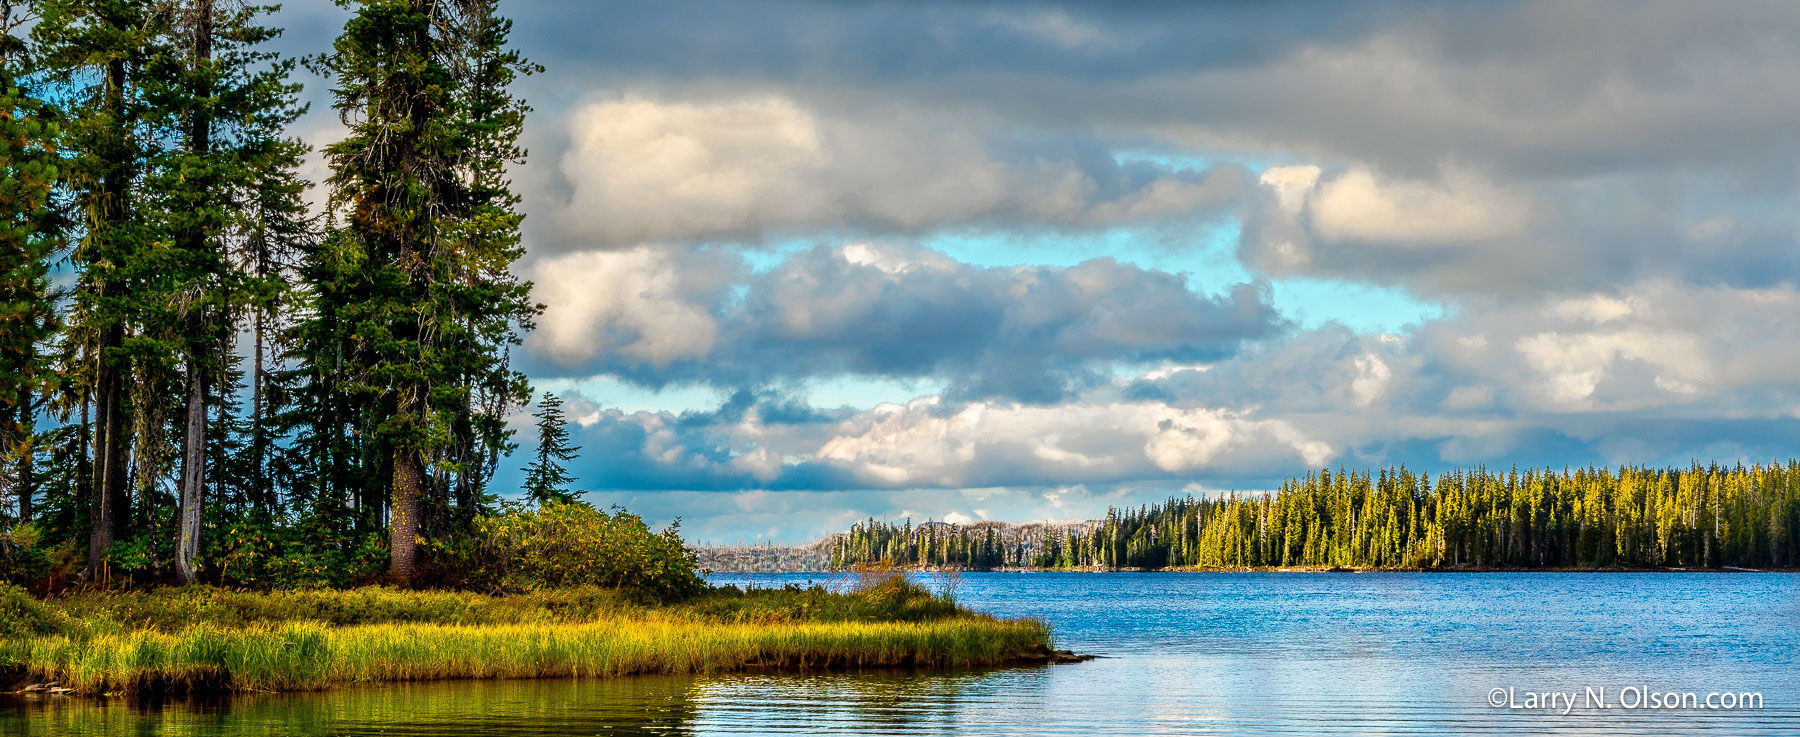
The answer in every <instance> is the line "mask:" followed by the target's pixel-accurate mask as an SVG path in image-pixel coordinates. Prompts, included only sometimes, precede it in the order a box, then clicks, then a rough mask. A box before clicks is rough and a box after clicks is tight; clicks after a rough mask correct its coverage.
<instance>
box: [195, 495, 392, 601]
mask: <svg viewBox="0 0 1800 737" xmlns="http://www.w3.org/2000/svg"><path fill="white" fill-rule="evenodd" d="M334 512H335V513H334ZM344 517H345V515H344V514H343V510H341V509H340V510H319V511H317V512H315V513H314V514H310V515H307V516H305V517H303V518H302V519H301V520H300V521H299V522H298V523H290V522H288V521H286V520H282V519H279V518H275V517H271V516H268V515H264V514H260V513H252V514H248V515H237V516H228V515H220V516H218V517H216V518H215V520H214V521H212V522H209V523H208V526H207V527H208V529H207V539H209V540H212V541H214V542H213V543H212V544H211V545H209V546H208V547H207V548H206V551H205V553H206V555H205V559H204V560H205V562H204V564H203V565H202V570H203V571H205V572H206V573H207V574H208V575H207V577H208V578H209V579H211V580H215V581H218V582H219V583H222V584H225V585H229V586H241V587H246V588H254V589H270V588H321V587H345V586H354V585H358V584H366V583H368V582H370V581H373V580H375V578H376V577H377V576H378V575H379V574H380V572H381V569H382V567H383V566H384V565H385V564H386V562H387V548H386V546H385V545H384V539H383V538H382V536H381V535H380V534H379V533H378V532H373V531H369V532H362V533H358V532H356V530H355V526H354V523H353V522H351V521H349V520H346V519H344Z"/></svg>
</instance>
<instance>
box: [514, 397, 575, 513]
mask: <svg viewBox="0 0 1800 737" xmlns="http://www.w3.org/2000/svg"><path fill="white" fill-rule="evenodd" d="M537 429H538V446H537V457H536V458H534V459H533V460H532V462H531V465H530V466H529V467H527V468H526V469H525V496H526V497H527V498H529V499H531V500H532V501H533V502H536V503H538V504H540V505H541V504H547V503H550V502H564V503H567V502H572V501H575V500H576V499H577V498H578V497H580V496H581V494H582V492H579V491H576V492H570V491H569V482H571V481H574V480H575V477H574V476H571V475H570V474H569V472H568V470H567V469H566V468H564V467H563V464H565V463H568V462H570V461H573V460H575V452H576V451H579V450H581V447H580V446H577V445H570V444H569V423H568V420H566V419H564V418H563V409H562V398H560V397H558V396H556V395H555V394H551V393H550V392H544V398H543V400H542V401H540V402H538V412H537Z"/></svg>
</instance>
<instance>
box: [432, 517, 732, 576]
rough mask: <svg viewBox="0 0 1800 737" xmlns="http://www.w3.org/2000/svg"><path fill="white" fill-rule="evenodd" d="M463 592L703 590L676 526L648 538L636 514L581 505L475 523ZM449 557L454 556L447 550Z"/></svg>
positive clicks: (649, 531)
mask: <svg viewBox="0 0 1800 737" xmlns="http://www.w3.org/2000/svg"><path fill="white" fill-rule="evenodd" d="M473 541H474V547H473V550H467V551H464V552H462V553H460V554H459V555H457V557H463V556H466V558H464V559H465V560H466V566H467V569H466V574H465V575H466V579H465V584H466V585H482V586H492V587H497V588H501V589H506V590H514V591H519V590H534V589H545V588H552V589H553V588H562V587H571V586H598V587H603V588H611V589H620V590H623V591H627V592H630V593H631V594H633V595H635V596H641V597H645V598H648V599H653V600H657V601H678V600H681V599H685V598H688V597H691V596H693V595H694V594H697V593H699V592H700V591H701V590H702V589H703V588H704V587H705V583H704V582H703V581H702V580H701V578H700V574H699V573H698V572H697V571H696V570H695V564H694V556H693V553H690V552H689V551H688V550H687V547H686V546H685V545H683V544H682V541H681V536H680V534H679V532H678V529H677V527H676V526H674V525H671V526H670V527H669V528H668V529H665V530H663V531H662V532H653V531H651V530H650V527H649V525H646V524H644V521H643V519H641V518H639V517H638V516H637V515H633V514H629V513H626V512H625V511H623V510H618V509H615V510H614V511H613V512H612V513H610V514H609V513H606V512H602V511H599V510H597V509H594V508H593V507H590V506H588V505H586V504H581V503H568V504H564V503H555V502H553V503H550V504H545V505H542V506H540V507H538V508H536V509H523V508H519V507H516V506H515V507H511V508H508V509H506V510H504V511H502V512H500V513H497V514H492V515H487V516H484V517H481V518H478V519H476V520H475V524H474V528H473ZM445 552H446V553H447V554H453V555H454V554H455V553H452V551H445Z"/></svg>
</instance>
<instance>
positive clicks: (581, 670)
mask: <svg viewBox="0 0 1800 737" xmlns="http://www.w3.org/2000/svg"><path fill="white" fill-rule="evenodd" d="M1048 643H1049V632H1048V630H1047V629H1046V628H1045V626H1044V625H1043V624H1041V623H1038V622H1034V621H1003V620H996V619H993V618H990V617H985V616H980V615H966V616H959V617H954V618H946V619H939V620H934V621H928V622H798V623H778V624H755V623H718V622H707V621H699V620H695V619H692V618H682V617H667V618H664V617H656V616H643V617H628V618H604V619H597V620H594V621H590V622H581V623H564V624H482V625H468V624H429V623H389V624H370V625H354V626H340V627H333V626H328V625H326V624H323V623H320V622H317V621H298V622H284V623H269V624H251V625H247V626H241V627H220V626H216V625H210V624H200V625H196V626H193V627H189V628H186V629H182V630H179V631H176V632H159V631H155V630H141V629H140V630H131V631H123V632H95V633H92V634H88V635H74V636H71V635H67V634H58V635H50V636H42V637H31V638H19V639H14V640H8V641H0V663H11V664H14V667H15V668H18V667H23V668H24V669H25V670H26V671H27V673H28V674H29V675H30V676H33V677H36V678H40V679H44V680H57V681H61V682H62V683H63V684H64V685H66V686H69V687H72V688H75V689H76V690H78V691H80V692H83V693H108V692H119V691H133V690H171V691H188V690H229V691H294V690H314V689H322V688H327V687H331V686H337V685H348V684H362V683H382V682H393V681H421V680H436V679H455V678H549V677H605V676H622V675H631V674H645V673H665V674H689V673H693V674H705V673H718V672H726V671H740V670H754V669H780V670H789V671H813V670H828V669H857V668H881V667H895V666H918V667H940V668H941V667H976V666H989V665H1000V664H1003V663H1006V662H1008V661H1009V660H1012V659H1013V658H1014V657H1016V656H1017V655H1018V654H1019V653H1021V652H1023V651H1026V650H1028V649H1031V648H1033V647H1035V646H1045V645H1048Z"/></svg>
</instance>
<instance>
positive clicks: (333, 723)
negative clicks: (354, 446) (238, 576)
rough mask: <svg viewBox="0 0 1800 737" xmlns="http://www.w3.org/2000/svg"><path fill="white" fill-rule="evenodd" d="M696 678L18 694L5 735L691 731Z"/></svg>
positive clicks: (2, 720)
mask: <svg viewBox="0 0 1800 737" xmlns="http://www.w3.org/2000/svg"><path fill="white" fill-rule="evenodd" d="M694 693H695V684H694V682H693V680H692V679H689V678H676V677H654V676H649V677H642V678H623V679H610V680H593V679H589V680H545V681H451V682H440V683H418V684H398V685H390V686H378V687H375V686H372V687H365V688H348V689H339V690H334V691H328V692H323V693H298V694H250V695H245V696H239V697H235V698H228V699H217V700H172V701H166V702H153V701H139V700H137V699H130V698H114V699H85V698H68V697H44V698H16V699H14V700H13V701H12V702H11V703H10V704H9V703H4V702H0V734H24V735H44V736H46V737H49V736H52V735H58V736H60V735H96V734H105V735H145V736H146V737H149V736H152V735H154V736H158V737H161V736H167V737H212V736H213V735H219V736H224V735H249V736H252V737H257V736H261V735H269V736H270V737H274V736H275V735H283V736H285V735H308V736H310V735H363V734H381V735H393V736H395V737H408V736H410V735H419V736H421V737H423V736H426V735H430V736H432V737H437V736H439V735H450V734H469V735H577V734H582V735H592V734H613V735H631V736H636V735H643V736H645V737H649V736H651V735H685V734H692V733H693V729H692V727H691V724H692V721H693V714H694V708H693V705H694Z"/></svg>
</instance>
